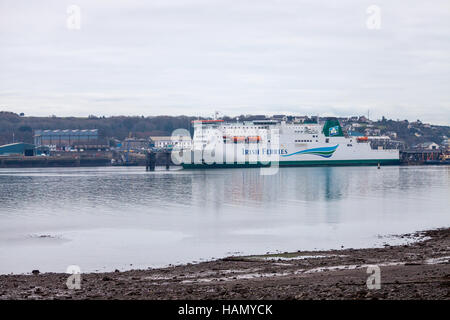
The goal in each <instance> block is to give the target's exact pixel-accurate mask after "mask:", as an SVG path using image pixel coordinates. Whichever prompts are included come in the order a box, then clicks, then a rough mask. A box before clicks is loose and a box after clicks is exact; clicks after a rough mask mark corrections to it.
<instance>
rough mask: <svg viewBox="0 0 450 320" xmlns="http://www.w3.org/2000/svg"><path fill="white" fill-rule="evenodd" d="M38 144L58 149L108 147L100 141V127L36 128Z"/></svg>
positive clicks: (35, 138) (36, 142)
mask: <svg viewBox="0 0 450 320" xmlns="http://www.w3.org/2000/svg"><path fill="white" fill-rule="evenodd" d="M34 144H35V145H36V146H52V147H53V148H54V149H56V150H65V149H70V148H77V149H80V148H83V149H101V148H104V147H107V146H105V145H104V143H100V141H99V135H98V129H90V130H70V129H66V130H36V131H35V133H34Z"/></svg>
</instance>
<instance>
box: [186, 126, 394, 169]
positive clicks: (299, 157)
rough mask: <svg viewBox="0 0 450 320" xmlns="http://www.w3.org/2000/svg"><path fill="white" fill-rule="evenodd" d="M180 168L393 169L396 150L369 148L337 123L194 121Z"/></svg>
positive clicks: (367, 143) (368, 144)
mask: <svg viewBox="0 0 450 320" xmlns="http://www.w3.org/2000/svg"><path fill="white" fill-rule="evenodd" d="M180 157H181V158H182V160H180V162H181V164H182V166H183V167H184V168H186V169H191V168H205V169H206V168H236V167H240V168H242V167H264V166H273V165H277V166H280V167H283V166H337V165H395V164H398V163H399V150H397V149H384V148H383V147H380V146H378V147H376V148H372V146H371V143H370V141H369V139H368V138H367V137H351V136H345V135H344V133H343V131H342V128H341V125H340V123H339V121H338V120H337V119H336V118H328V119H327V120H326V121H324V122H323V123H318V122H317V123H295V122H287V121H278V120H254V121H244V122H225V121H223V120H196V121H194V135H193V140H192V146H191V149H190V150H182V151H181V153H180Z"/></svg>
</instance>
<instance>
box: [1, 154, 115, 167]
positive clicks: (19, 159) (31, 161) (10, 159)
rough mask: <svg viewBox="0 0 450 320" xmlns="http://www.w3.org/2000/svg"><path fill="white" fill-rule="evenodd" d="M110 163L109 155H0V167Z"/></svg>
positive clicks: (95, 165)
mask: <svg viewBox="0 0 450 320" xmlns="http://www.w3.org/2000/svg"><path fill="white" fill-rule="evenodd" d="M109 165H111V158H110V157H104V156H100V157H78V156H76V157H70V156H59V157H58V156H7V157H0V168H24V167H98V166H109Z"/></svg>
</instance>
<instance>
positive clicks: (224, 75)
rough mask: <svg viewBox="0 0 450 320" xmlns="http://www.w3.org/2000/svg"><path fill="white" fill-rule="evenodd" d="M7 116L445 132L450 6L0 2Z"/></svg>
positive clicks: (0, 71) (209, 0) (1, 91)
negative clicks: (420, 126)
mask: <svg viewBox="0 0 450 320" xmlns="http://www.w3.org/2000/svg"><path fill="white" fill-rule="evenodd" d="M71 4H76V5H78V6H79V7H80V8H81V29H80V30H69V29H68V28H67V27H66V20H67V17H68V14H67V12H66V10H67V7H68V6H69V5H71ZM372 4H375V5H377V6H379V7H380V8H381V29H380V30H369V29H368V28H367V26H366V20H367V18H368V16H369V15H368V14H367V13H366V9H367V7H368V6H370V5H372ZM1 109H6V110H10V111H14V112H25V113H26V114H28V115H51V114H56V115H62V116H64V115H74V116H83V115H84V116H86V115H89V114H95V115H107V116H108V115H120V114H124V115H157V114H171V115H176V114H188V115H212V113H213V112H214V110H218V111H221V112H222V113H224V114H229V115H238V114H241V113H251V114H263V113H267V114H274V113H275V114H279V113H294V114H320V115H354V114H367V110H368V109H370V115H371V118H380V117H381V116H382V115H386V116H388V117H390V118H394V119H396V118H400V119H409V120H415V119H418V118H419V119H422V120H424V121H427V122H432V123H439V124H449V123H450V2H449V1H448V0H434V1H421V0H418V1H415V0H414V1H392V0H391V1H375V2H372V1H361V0H360V1H342V0H341V1H300V0H252V1H248V0H240V1H232V0H228V1H215V0H156V1H155V0H150V1H137V0H132V1H125V0H124V1H117V0H104V1H92V0H89V1H84V0H83V1H81V0H71V1H61V0H58V1H47V0H45V1H44V0H42V1H22V0H0V110H1Z"/></svg>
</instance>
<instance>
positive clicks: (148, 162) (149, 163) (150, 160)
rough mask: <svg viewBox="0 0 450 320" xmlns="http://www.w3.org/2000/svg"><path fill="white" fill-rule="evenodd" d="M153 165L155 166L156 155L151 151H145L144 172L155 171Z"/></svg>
mask: <svg viewBox="0 0 450 320" xmlns="http://www.w3.org/2000/svg"><path fill="white" fill-rule="evenodd" d="M155 164H156V154H155V153H154V152H152V151H147V154H146V159H145V170H146V171H155Z"/></svg>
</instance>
